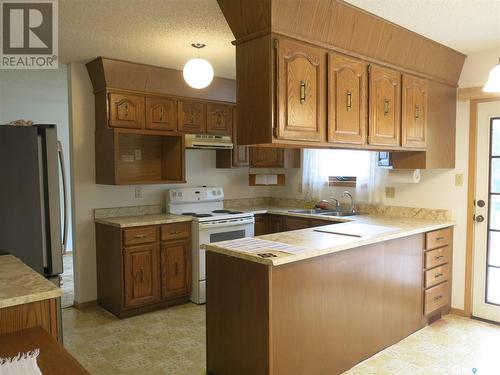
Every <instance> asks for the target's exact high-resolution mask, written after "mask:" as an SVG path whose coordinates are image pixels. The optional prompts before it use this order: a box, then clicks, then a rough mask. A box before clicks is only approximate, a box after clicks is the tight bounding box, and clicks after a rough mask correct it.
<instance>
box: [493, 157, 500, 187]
mask: <svg viewBox="0 0 500 375" xmlns="http://www.w3.org/2000/svg"><path fill="white" fill-rule="evenodd" d="M491 192H492V193H500V159H499V158H494V159H491Z"/></svg>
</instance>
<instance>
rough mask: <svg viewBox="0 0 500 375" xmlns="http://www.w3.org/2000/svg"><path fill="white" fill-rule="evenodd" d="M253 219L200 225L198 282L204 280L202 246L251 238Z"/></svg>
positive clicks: (203, 253)
mask: <svg viewBox="0 0 500 375" xmlns="http://www.w3.org/2000/svg"><path fill="white" fill-rule="evenodd" d="M254 223H255V220H254V218H253V217H252V218H245V219H241V220H234V221H233V220H232V221H227V222H224V221H221V222H217V223H213V224H212V223H200V224H199V226H198V229H199V235H200V238H199V247H198V250H199V253H198V255H199V257H200V258H199V265H198V266H199V270H198V272H199V280H200V281H201V280H205V249H202V245H204V244H209V243H214V242H220V241H227V240H235V239H238V238H245V237H253V235H254Z"/></svg>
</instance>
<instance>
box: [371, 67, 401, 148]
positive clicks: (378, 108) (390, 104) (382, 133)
mask: <svg viewBox="0 0 500 375" xmlns="http://www.w3.org/2000/svg"><path fill="white" fill-rule="evenodd" d="M369 76H370V95H369V98H370V116H369V134H368V143H369V144H371V145H379V146H396V147H397V146H399V145H400V133H401V132H400V130H401V74H400V73H399V72H398V71H395V70H392V69H387V68H382V67H381V66H377V65H371V66H370V74H369Z"/></svg>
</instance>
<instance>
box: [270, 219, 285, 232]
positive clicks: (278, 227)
mask: <svg viewBox="0 0 500 375" xmlns="http://www.w3.org/2000/svg"><path fill="white" fill-rule="evenodd" d="M283 231H284V225H283V216H281V215H267V233H268V234H272V233H279V232H283Z"/></svg>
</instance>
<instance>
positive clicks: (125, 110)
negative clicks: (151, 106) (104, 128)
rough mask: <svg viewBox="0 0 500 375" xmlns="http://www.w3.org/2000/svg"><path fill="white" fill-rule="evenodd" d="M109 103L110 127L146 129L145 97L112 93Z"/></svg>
mask: <svg viewBox="0 0 500 375" xmlns="http://www.w3.org/2000/svg"><path fill="white" fill-rule="evenodd" d="M108 103H109V126H110V127H118V128H130V129H142V128H144V121H145V112H144V104H145V98H144V96H140V95H132V94H121V93H114V92H112V93H110V94H109V95H108Z"/></svg>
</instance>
